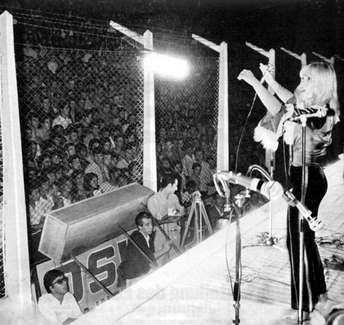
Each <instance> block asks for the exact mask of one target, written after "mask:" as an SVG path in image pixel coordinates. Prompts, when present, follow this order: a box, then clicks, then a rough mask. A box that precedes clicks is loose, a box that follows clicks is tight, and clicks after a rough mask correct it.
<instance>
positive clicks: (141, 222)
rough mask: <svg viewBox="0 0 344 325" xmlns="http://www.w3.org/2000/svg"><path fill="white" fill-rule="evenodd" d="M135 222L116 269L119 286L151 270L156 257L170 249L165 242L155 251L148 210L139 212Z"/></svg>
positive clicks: (154, 264)
mask: <svg viewBox="0 0 344 325" xmlns="http://www.w3.org/2000/svg"><path fill="white" fill-rule="evenodd" d="M135 224H136V226H137V230H135V231H134V232H133V233H132V234H131V235H130V238H131V240H129V241H128V244H127V247H126V254H125V257H124V258H123V261H122V263H121V264H120V265H119V267H118V270H117V272H118V275H119V286H120V287H123V286H124V283H123V281H124V280H126V285H129V284H130V283H131V284H132V283H133V282H134V281H137V280H138V279H139V278H140V277H142V276H143V275H145V274H146V273H148V272H149V271H151V270H152V268H153V267H155V266H156V265H157V264H156V258H158V257H159V256H160V255H163V254H165V253H166V252H168V251H169V249H170V243H169V242H167V243H166V245H165V246H164V247H163V248H162V249H161V250H159V251H157V252H155V250H154V233H153V223H152V216H151V215H150V214H149V213H148V212H140V213H139V214H138V215H137V216H136V218H135ZM134 243H135V244H134ZM128 280H129V281H128Z"/></svg>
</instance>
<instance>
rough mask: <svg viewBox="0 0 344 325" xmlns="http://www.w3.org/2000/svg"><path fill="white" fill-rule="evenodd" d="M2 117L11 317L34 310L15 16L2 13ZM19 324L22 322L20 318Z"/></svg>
mask: <svg viewBox="0 0 344 325" xmlns="http://www.w3.org/2000/svg"><path fill="white" fill-rule="evenodd" d="M0 44H1V46H0V53H1V55H0V58H1V69H0V71H1V73H2V76H1V87H2V92H1V93H0V96H2V97H1V101H0V116H1V130H2V154H3V193H4V196H3V220H4V234H5V238H4V240H5V242H4V244H5V245H4V247H5V250H4V258H5V263H4V272H5V290H6V295H7V296H8V300H9V301H8V302H9V310H8V313H9V315H10V313H11V312H12V313H13V314H12V316H13V317H15V315H19V314H26V316H28V314H29V313H30V312H32V311H33V308H32V302H31V290H30V264H29V251H28V238H27V229H28V228H27V219H26V205H25V192H24V177H23V160H22V145H21V137H20V122H19V109H18V94H17V80H16V68H15V67H16V65H15V56H14V40H13V19H12V15H10V14H9V13H8V12H7V11H5V12H4V13H3V14H1V16H0ZM18 323H20V322H19V321H18Z"/></svg>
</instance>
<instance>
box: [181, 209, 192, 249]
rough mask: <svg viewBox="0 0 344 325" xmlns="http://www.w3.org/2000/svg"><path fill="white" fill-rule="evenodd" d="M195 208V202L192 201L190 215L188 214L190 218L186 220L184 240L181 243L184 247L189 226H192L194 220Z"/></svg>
mask: <svg viewBox="0 0 344 325" xmlns="http://www.w3.org/2000/svg"><path fill="white" fill-rule="evenodd" d="M194 210H195V204H194V203H192V205H191V209H190V212H189V216H188V220H187V222H186V226H185V229H184V233H183V238H182V242H181V244H180V245H181V247H184V243H185V239H186V235H187V234H188V232H189V227H190V223H191V220H192V216H193V214H194Z"/></svg>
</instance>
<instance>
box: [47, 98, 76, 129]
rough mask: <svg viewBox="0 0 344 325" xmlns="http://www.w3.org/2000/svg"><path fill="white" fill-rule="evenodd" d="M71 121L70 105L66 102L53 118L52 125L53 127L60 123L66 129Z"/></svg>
mask: <svg viewBox="0 0 344 325" xmlns="http://www.w3.org/2000/svg"><path fill="white" fill-rule="evenodd" d="M72 123H73V122H72V117H71V114H70V107H69V105H68V104H65V105H64V106H63V108H62V109H61V110H60V112H59V114H58V115H57V116H56V117H55V118H54V120H53V123H52V126H53V127H54V126H55V125H62V127H63V128H64V129H67V127H68V126H69V125H70V124H72Z"/></svg>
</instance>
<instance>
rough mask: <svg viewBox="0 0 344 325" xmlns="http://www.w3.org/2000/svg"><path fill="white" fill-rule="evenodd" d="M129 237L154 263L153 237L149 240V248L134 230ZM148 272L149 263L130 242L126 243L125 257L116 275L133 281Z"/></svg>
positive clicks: (142, 237) (140, 235)
mask: <svg viewBox="0 0 344 325" xmlns="http://www.w3.org/2000/svg"><path fill="white" fill-rule="evenodd" d="M130 237H131V238H132V239H133V240H134V241H135V243H136V245H137V246H139V247H140V248H141V249H142V250H143V251H144V252H145V253H146V255H148V256H149V258H150V259H151V260H153V261H155V257H154V239H153V236H150V238H149V247H148V245H147V242H146V239H145V238H144V236H143V235H142V234H141V233H140V232H139V231H138V230H135V231H134V232H133V233H132V234H131V235H130ZM149 270H150V262H149V261H148V260H147V259H146V257H145V256H144V255H143V254H142V253H141V252H140V251H139V250H138V249H137V248H136V247H135V246H134V245H133V244H132V243H131V242H130V241H128V244H127V248H126V254H125V257H124V259H123V261H122V263H121V264H120V265H119V267H118V270H117V271H118V275H119V276H120V277H121V278H122V279H133V278H137V277H138V276H141V275H143V274H145V273H147V272H148V271H149Z"/></svg>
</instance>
